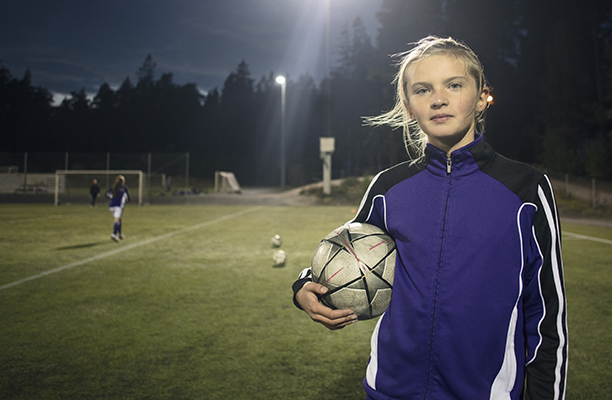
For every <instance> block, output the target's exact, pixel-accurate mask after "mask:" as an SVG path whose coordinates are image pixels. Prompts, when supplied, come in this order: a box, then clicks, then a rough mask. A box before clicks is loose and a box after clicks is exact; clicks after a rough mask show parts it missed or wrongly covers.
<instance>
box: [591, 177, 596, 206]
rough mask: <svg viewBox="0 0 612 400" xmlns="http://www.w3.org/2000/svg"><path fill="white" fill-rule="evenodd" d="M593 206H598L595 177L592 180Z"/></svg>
mask: <svg viewBox="0 0 612 400" xmlns="http://www.w3.org/2000/svg"><path fill="white" fill-rule="evenodd" d="M592 187H593V189H592V193H593V208H595V207H597V191H596V190H595V178H593V180H592Z"/></svg>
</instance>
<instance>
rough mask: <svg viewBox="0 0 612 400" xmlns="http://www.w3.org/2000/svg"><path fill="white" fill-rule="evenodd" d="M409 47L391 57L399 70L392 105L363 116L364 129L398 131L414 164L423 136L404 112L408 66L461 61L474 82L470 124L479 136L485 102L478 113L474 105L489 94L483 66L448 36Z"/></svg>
mask: <svg viewBox="0 0 612 400" xmlns="http://www.w3.org/2000/svg"><path fill="white" fill-rule="evenodd" d="M413 44H414V47H413V48H412V49H411V50H409V51H407V52H404V53H399V54H395V55H393V56H392V57H394V58H399V61H398V63H397V65H398V66H399V70H398V72H397V74H396V75H395V77H394V79H393V84H394V85H395V86H396V93H395V106H394V107H393V108H392V109H391V110H390V111H387V112H385V113H383V114H381V115H379V116H376V117H365V118H364V123H365V125H367V126H381V125H388V126H390V127H391V128H392V129H398V128H402V129H403V134H404V145H405V147H406V151H407V152H408V156H409V157H410V158H411V160H412V162H417V161H419V160H421V159H422V158H423V157H424V155H425V146H426V144H427V135H425V133H424V132H423V131H422V130H421V128H420V126H419V124H418V123H417V121H416V120H415V119H413V118H411V116H410V114H409V111H408V104H409V101H408V76H407V70H408V67H410V66H411V65H413V64H415V63H417V62H419V61H421V60H423V59H425V58H427V57H430V56H434V55H447V56H451V57H454V58H456V59H459V60H462V61H463V62H464V63H465V67H466V70H467V73H468V74H470V75H471V76H472V77H474V80H475V81H476V93H477V96H476V98H475V99H474V122H475V129H476V131H477V132H481V133H484V129H485V112H486V110H487V108H488V102H487V107H485V109H484V110H483V111H480V112H476V102H477V101H478V98H479V95H480V94H481V93H482V92H483V91H489V90H490V89H489V87H488V83H487V79H486V77H485V75H484V67H483V66H482V64H481V63H480V60H479V59H478V56H477V55H476V53H474V52H473V51H472V49H470V48H469V47H468V46H466V45H465V44H464V43H462V42H460V41H458V40H455V39H453V38H451V37H447V38H440V37H437V36H427V37H426V38H423V39H421V40H419V41H418V42H416V43H413Z"/></svg>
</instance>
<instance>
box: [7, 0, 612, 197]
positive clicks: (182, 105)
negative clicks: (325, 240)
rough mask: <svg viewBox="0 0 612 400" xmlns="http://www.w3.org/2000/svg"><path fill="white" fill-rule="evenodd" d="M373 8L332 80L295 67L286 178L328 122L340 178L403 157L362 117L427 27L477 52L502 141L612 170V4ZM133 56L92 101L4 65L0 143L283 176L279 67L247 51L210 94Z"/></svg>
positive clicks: (354, 28)
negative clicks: (146, 156)
mask: <svg viewBox="0 0 612 400" xmlns="http://www.w3.org/2000/svg"><path fill="white" fill-rule="evenodd" d="M377 18H378V20H379V22H380V24H381V27H380V29H379V32H378V35H377V37H375V38H371V37H369V36H368V35H367V32H366V29H365V27H364V25H363V24H362V23H361V21H360V20H359V19H357V20H355V21H354V22H353V23H352V24H351V25H349V26H346V27H344V29H343V33H342V35H341V40H340V41H339V43H335V45H334V48H333V51H332V54H333V64H332V65H333V66H332V70H331V73H330V75H329V78H327V79H325V80H324V81H322V82H316V81H315V80H314V79H313V78H312V77H310V76H307V75H304V76H299V77H288V81H287V146H286V152H287V182H288V184H289V185H291V186H297V185H301V184H305V183H309V182H312V181H313V180H317V179H320V178H319V177H320V175H321V172H320V171H321V161H320V159H319V137H321V136H327V133H326V132H331V135H332V136H334V137H335V138H336V151H335V153H334V155H333V171H334V177H339V176H359V175H364V174H372V173H375V172H377V171H379V170H380V169H382V168H386V167H388V166H390V165H392V164H395V163H397V162H399V161H402V160H404V159H405V158H406V156H405V151H404V148H403V144H402V138H401V132H399V131H391V130H388V129H384V128H377V129H372V128H369V127H364V126H362V119H361V117H363V116H372V115H377V114H379V113H380V112H382V111H385V110H388V109H389V108H391V107H392V105H393V86H392V85H391V81H392V79H393V74H394V72H395V68H394V64H393V59H392V58H390V55H391V54H394V53H399V52H402V51H405V50H407V49H408V48H409V47H408V46H407V43H410V42H414V41H417V40H418V39H420V38H422V37H424V36H427V35H429V34H435V35H439V36H452V37H454V38H456V39H459V40H462V41H464V42H465V43H466V44H467V45H468V46H470V47H471V48H472V49H473V50H474V51H475V52H476V53H477V54H478V55H479V57H480V59H481V61H482V62H483V64H484V66H485V73H486V75H487V78H488V80H489V83H490V84H491V86H492V88H493V96H494V101H493V103H492V106H491V108H490V109H489V111H488V116H487V129H486V132H485V136H486V137H487V140H488V141H489V142H490V143H491V144H492V145H493V147H494V148H495V149H496V150H497V151H499V152H500V153H502V154H504V155H506V156H508V157H511V158H514V159H517V160H520V161H524V162H527V163H531V164H536V165H539V166H541V167H542V168H545V169H547V170H549V171H554V172H559V173H569V174H575V175H583V176H589V177H592V178H598V179H612V3H610V2H609V1H602V0H584V1H582V2H581V3H580V6H579V7H572V8H570V7H565V8H559V7H558V3H557V2H552V1H550V0H541V1H524V0H523V1H518V0H512V1H511V0H509V1H504V2H492V1H490V0H473V1H470V2H466V1H461V0H440V1H436V0H418V1H410V2H408V1H405V0H384V1H383V4H382V7H381V9H380V10H379V11H378V14H377ZM237 56H238V57H239V55H237ZM0 58H1V55H0ZM135 68H137V70H136V71H135V72H136V73H135V75H133V77H132V78H130V77H129V76H128V77H127V78H126V79H125V80H124V82H123V84H122V85H121V86H120V87H119V88H118V89H116V90H113V89H112V88H111V87H110V86H109V85H108V84H103V85H101V86H100V88H99V90H98V92H97V94H96V95H95V97H94V98H93V100H91V99H89V98H88V97H87V95H86V93H85V90H84V89H80V90H79V89H78V88H75V91H74V92H72V93H71V96H70V97H68V98H66V99H65V100H64V101H63V102H62V103H61V104H60V105H58V106H53V105H52V96H51V93H50V92H49V90H47V89H46V88H43V87H35V86H33V85H32V77H31V73H30V72H29V70H28V71H25V72H24V73H23V75H22V76H21V77H14V76H13V75H12V73H11V71H9V70H8V69H6V68H5V67H3V65H2V64H1V63H0V149H1V150H0V151H1V152H3V153H8V152H25V151H28V152H66V151H70V152H125V153H146V152H175V153H176V152H187V151H188V152H190V155H191V158H190V159H191V171H192V174H193V175H196V176H201V177H210V176H212V174H213V172H214V171H215V170H228V171H233V172H234V173H235V174H236V176H237V177H238V180H239V181H240V182H241V184H244V185H276V184H277V183H278V181H279V178H278V177H279V156H278V155H279V152H280V150H279V146H280V145H279V137H280V101H281V100H280V96H281V90H280V86H279V85H278V84H277V83H276V82H275V74H274V72H273V71H271V72H270V73H269V74H268V75H266V76H263V77H257V78H256V77H253V76H251V74H250V71H249V66H248V60H244V61H242V62H241V63H240V64H239V65H238V66H237V67H236V69H235V70H234V71H233V72H231V73H230V74H229V75H228V76H227V78H226V80H225V82H224V84H223V87H221V88H215V89H213V90H210V91H209V92H208V93H207V94H206V95H202V94H200V93H199V91H198V89H197V87H196V85H195V84H184V85H181V84H177V83H175V82H174V81H173V75H172V73H171V72H163V73H161V75H158V71H156V65H155V61H154V55H149V56H148V57H146V59H145V60H144V61H143V64H142V65H141V66H140V67H138V66H135ZM126 72H128V73H129V71H126ZM13 73H14V71H13ZM328 89H329V90H328ZM328 105H329V107H331V112H330V117H329V118H326V115H328V114H327V112H326V110H327V106H328ZM327 123H329V126H326V124H327Z"/></svg>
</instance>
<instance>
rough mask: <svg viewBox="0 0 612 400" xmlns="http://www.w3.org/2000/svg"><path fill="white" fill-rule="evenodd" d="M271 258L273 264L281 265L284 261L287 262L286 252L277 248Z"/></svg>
mask: <svg viewBox="0 0 612 400" xmlns="http://www.w3.org/2000/svg"><path fill="white" fill-rule="evenodd" d="M272 259H273V260H274V266H276V267H282V266H283V265H285V262H287V253H285V252H284V251H282V250H279V251H277V252H275V253H274V255H273V256H272Z"/></svg>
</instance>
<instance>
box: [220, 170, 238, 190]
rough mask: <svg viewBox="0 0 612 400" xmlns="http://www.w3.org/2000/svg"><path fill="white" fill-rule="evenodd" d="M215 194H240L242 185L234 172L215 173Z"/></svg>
mask: <svg viewBox="0 0 612 400" xmlns="http://www.w3.org/2000/svg"><path fill="white" fill-rule="evenodd" d="M215 192H217V193H219V192H223V193H240V185H239V184H238V180H237V179H236V176H234V173H233V172H224V171H215Z"/></svg>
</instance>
